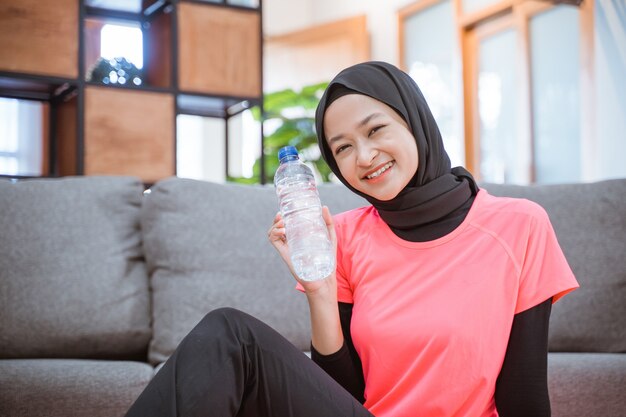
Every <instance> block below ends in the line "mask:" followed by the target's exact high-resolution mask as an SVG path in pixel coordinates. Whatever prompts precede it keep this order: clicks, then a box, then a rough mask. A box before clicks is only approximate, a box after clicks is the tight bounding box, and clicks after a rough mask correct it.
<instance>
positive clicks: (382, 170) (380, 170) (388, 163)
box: [367, 161, 393, 180]
mask: <svg viewBox="0 0 626 417" xmlns="http://www.w3.org/2000/svg"><path fill="white" fill-rule="evenodd" d="M392 165H393V161H389V162H387V163H386V164H385V165H383V166H382V167H381V168H380V169H378V170H377V171H376V172H373V173H371V174H369V175H368V176H367V179H368V180H371V179H372V178H376V177H378V176H379V175H380V174H382V173H383V172H385V171H387V170H388V169H389V168H390V167H391V166H392Z"/></svg>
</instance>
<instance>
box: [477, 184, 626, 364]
mask: <svg viewBox="0 0 626 417" xmlns="http://www.w3.org/2000/svg"><path fill="white" fill-rule="evenodd" d="M483 186H484V188H485V189H487V190H488V191H489V192H490V193H491V194H494V195H504V196H511V197H521V198H527V199H529V200H533V201H535V202H537V203H539V204H540V205H541V206H543V207H544V208H545V209H546V211H547V212H548V215H549V216H550V220H551V222H552V225H553V226H554V230H555V232H556V234H557V238H558V240H559V243H560V245H561V247H562V249H563V252H564V253H565V256H566V258H567V260H568V262H569V264H570V266H571V267H572V270H573V271H574V275H575V276H576V278H577V280H578V282H579V284H580V288H579V289H578V290H576V291H574V292H573V293H571V294H568V295H567V296H566V297H564V298H563V299H562V300H561V301H559V302H558V303H556V304H555V305H554V308H553V310H552V318H551V322H550V350H551V351H569V352H626V302H625V300H626V179H620V180H608V181H601V182H597V183H591V184H564V185H536V186H528V187H524V186H515V185H494V184H483Z"/></svg>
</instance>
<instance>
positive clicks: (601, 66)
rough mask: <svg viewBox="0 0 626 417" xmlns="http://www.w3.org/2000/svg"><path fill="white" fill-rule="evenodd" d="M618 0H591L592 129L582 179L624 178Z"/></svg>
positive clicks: (625, 17)
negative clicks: (593, 98) (592, 33)
mask: <svg viewBox="0 0 626 417" xmlns="http://www.w3.org/2000/svg"><path fill="white" fill-rule="evenodd" d="M623 4H624V3H623V2H622V3H620V2H619V1H596V2H594V12H593V13H594V27H595V42H596V44H595V47H594V48H595V54H594V55H595V56H594V66H595V68H594V71H595V74H594V79H593V82H594V88H595V97H596V100H595V101H596V103H595V106H596V107H595V116H594V117H595V123H594V124H595V129H594V134H593V143H586V144H585V149H587V148H588V147H593V150H591V149H590V152H589V153H592V152H593V153H596V154H597V157H595V158H593V159H592V160H591V161H589V159H591V158H589V156H588V153H587V152H583V155H585V159H586V160H585V164H586V166H587V169H586V175H585V177H586V178H585V180H587V179H591V180H599V179H606V178H626V163H624V155H626V133H625V132H626V76H624V74H626V7H624V6H623Z"/></svg>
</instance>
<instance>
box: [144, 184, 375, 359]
mask: <svg viewBox="0 0 626 417" xmlns="http://www.w3.org/2000/svg"><path fill="white" fill-rule="evenodd" d="M320 195H321V199H322V202H323V203H324V204H326V205H328V206H329V208H330V209H331V212H332V213H338V212H340V211H344V210H347V209H350V208H354V207H358V206H362V205H364V204H366V202H365V200H363V199H361V198H360V197H358V196H356V195H354V194H353V193H351V192H349V191H347V190H346V189H345V187H344V186H342V185H328V186H323V187H320ZM277 211H278V202H277V199H276V195H275V193H274V189H273V187H271V186H244V185H237V184H213V183H208V182H203V181H196V180H188V179H179V178H169V179H167V180H163V181H161V182H158V183H157V184H155V185H154V186H153V187H152V189H151V192H150V194H149V195H146V197H145V199H144V204H143V211H142V229H143V234H144V237H143V239H144V248H145V254H146V261H147V264H148V268H149V272H150V277H151V286H152V291H153V323H154V326H153V332H154V336H153V339H152V342H151V344H150V352H149V358H150V360H151V361H152V363H158V362H162V361H163V360H165V359H166V358H167V357H168V356H169V355H170V354H171V353H172V352H173V351H174V349H175V348H176V346H177V345H178V343H179V342H180V341H181V340H182V338H183V337H184V336H185V335H186V334H187V333H188V332H189V331H190V330H191V329H192V328H193V327H194V326H195V325H196V324H197V323H198V322H199V321H200V320H201V319H202V317H204V315H205V314H206V313H208V312H209V311H211V310H213V309H215V308H218V307H225V306H229V307H235V308H238V309H240V310H243V311H246V312H247V313H249V314H252V315H254V316H255V317H257V318H259V319H261V320H263V321H264V322H266V323H267V324H269V325H270V326H272V327H273V328H275V329H276V330H277V331H279V332H280V333H281V334H282V335H283V336H285V337H286V338H287V339H289V340H290V341H291V342H292V343H294V344H295V345H296V346H297V347H299V348H300V349H303V350H304V349H308V348H309V344H310V339H309V338H310V336H309V319H308V308H307V304H306V300H305V298H304V297H303V296H302V295H301V294H299V293H297V292H296V291H295V290H294V287H295V280H294V279H293V278H292V277H291V275H290V274H289V272H288V269H287V267H286V265H285V264H284V263H283V262H282V260H281V259H280V257H279V255H278V253H277V252H276V251H275V250H274V248H273V247H272V246H271V245H270V243H269V242H268V240H267V231H268V229H269V227H270V226H271V224H272V220H273V219H274V216H275V214H276V212H277Z"/></svg>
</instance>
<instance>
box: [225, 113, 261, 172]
mask: <svg viewBox="0 0 626 417" xmlns="http://www.w3.org/2000/svg"><path fill="white" fill-rule="evenodd" d="M260 157H261V124H260V122H257V121H256V120H254V117H253V116H252V112H251V111H250V110H246V111H243V112H241V113H239V114H238V115H236V116H234V117H231V118H230V119H229V120H228V175H229V176H230V177H231V178H230V179H231V180H233V181H241V182H260V174H259V172H258V170H259V168H258V167H260V165H259V164H260V162H259V158H260ZM255 164H256V165H257V172H255V169H254V167H255ZM247 180H251V181H247Z"/></svg>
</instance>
